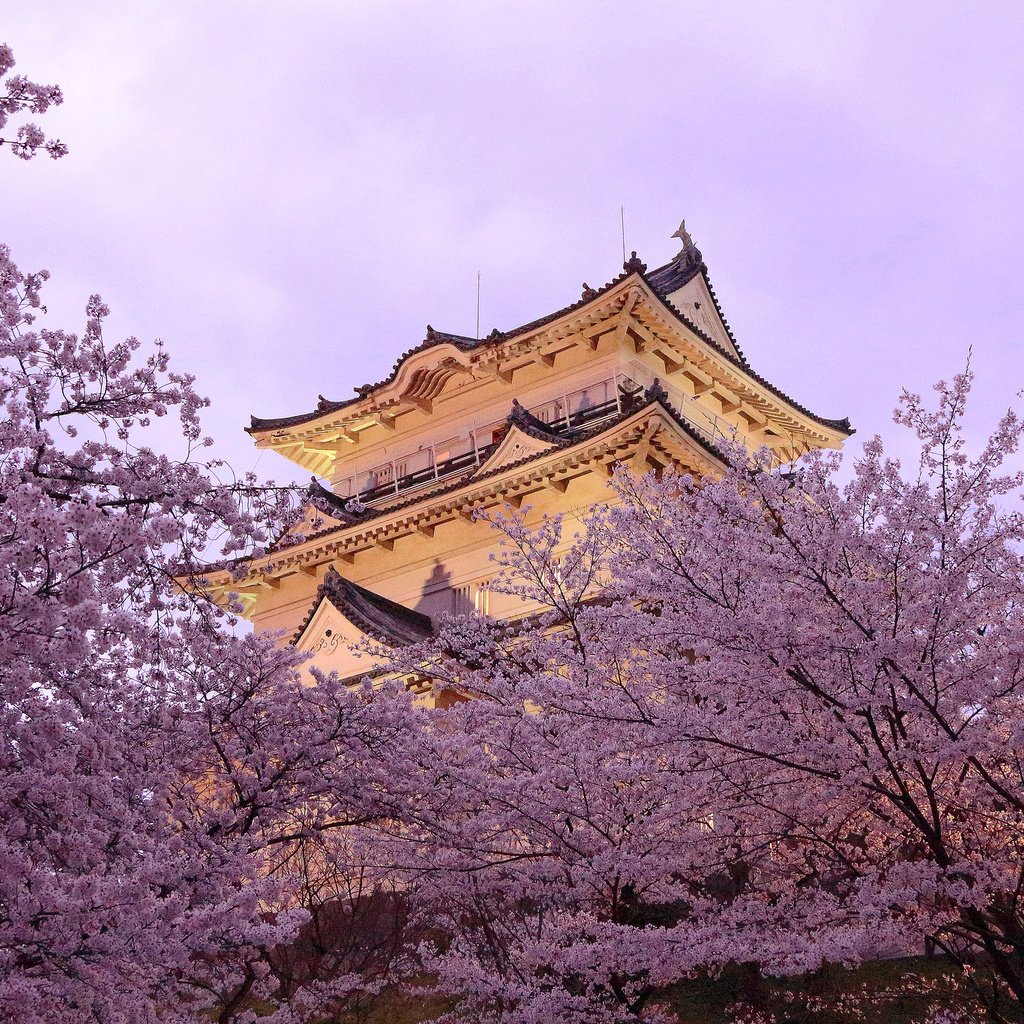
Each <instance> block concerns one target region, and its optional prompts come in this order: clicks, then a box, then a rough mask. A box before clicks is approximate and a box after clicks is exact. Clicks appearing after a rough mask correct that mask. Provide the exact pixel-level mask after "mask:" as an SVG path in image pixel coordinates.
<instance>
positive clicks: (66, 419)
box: [0, 247, 404, 1024]
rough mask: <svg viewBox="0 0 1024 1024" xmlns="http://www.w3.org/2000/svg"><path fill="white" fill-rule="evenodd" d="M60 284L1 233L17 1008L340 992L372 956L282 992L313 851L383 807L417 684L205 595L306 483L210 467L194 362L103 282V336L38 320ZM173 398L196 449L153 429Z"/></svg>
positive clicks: (96, 326)
mask: <svg viewBox="0 0 1024 1024" xmlns="http://www.w3.org/2000/svg"><path fill="white" fill-rule="evenodd" d="M45 276H46V275H45V274H44V273H40V274H23V273H21V272H20V271H19V269H18V268H17V266H16V265H15V264H14V263H13V261H12V260H11V258H10V256H9V253H8V252H7V250H6V248H2V247H0V403H2V407H3V417H2V418H0V737H2V740H0V779H2V784H0V1017H3V1019H4V1020H11V1021H15V1022H18V1024H30V1022H31V1024H42V1022H47V1024H50V1022H56V1021H61V1022H67V1021H72V1022H73V1021H116V1020H131V1021H145V1020H154V1021H155V1020H157V1019H159V1020H161V1021H169V1020H170V1021H173V1020H181V1021H185V1020H196V1019H203V1020H207V1019H209V1018H210V1014H213V1015H214V1016H215V1018H216V1019H217V1020H220V1021H225V1022H227V1021H231V1020H236V1019H239V1020H240V1019H246V1015H248V1014H251V1013H252V1010H253V1007H254V1006H262V1007H263V1009H264V1010H266V1009H267V1008H273V1007H276V1008H277V1013H278V1018H279V1019H281V1020H297V1019H301V1018H302V1017H303V1016H304V1014H305V1013H306V1012H307V1011H310V1012H311V1011H312V1008H313V1007H314V1006H322V1005H324V1004H325V1002H326V1001H327V1000H334V1001H335V1003H337V1004H338V1005H341V1003H342V1002H343V1001H344V997H345V994H346V993H347V992H350V991H351V990H352V989H353V988H355V987H356V985H357V982H358V979H356V978H355V976H354V975H353V974H352V973H351V972H350V973H349V975H347V976H343V977H339V976H337V975H335V976H332V977H331V978H328V979H313V980H312V982H311V983H309V984H303V985H293V986H292V989H291V990H290V991H289V992H288V994H287V995H288V998H283V997H282V992H281V984H280V977H279V972H278V974H275V964H276V963H277V962H278V961H277V960H275V955H276V954H275V952H274V951H275V949H276V948H277V947H279V946H280V945H281V944H282V943H284V942H286V941H288V940H289V939H291V938H292V937H293V936H294V935H295V933H296V930H297V929H298V928H299V926H300V925H301V924H302V922H303V921H304V920H306V917H307V915H306V913H305V911H303V910H301V908H299V907H298V902H299V900H298V898H297V895H296V894H295V892H294V891H293V889H292V885H291V883H292V879H293V876H294V870H293V864H294V862H295V861H296V859H297V858H300V857H301V856H302V850H303V849H304V848H305V847H306V846H308V845H310V844H316V843H322V842H324V841H325V840H326V837H330V836H332V835H336V834H339V833H341V832H343V831H344V830H345V829H346V828H349V827H351V826H352V825H353V824H354V823H356V822H364V821H366V820H368V819H369V818H372V817H373V816H374V815H375V814H378V813H383V810H382V809H381V796H380V793H381V792H382V790H381V788H380V786H379V785H378V784H377V782H378V780H377V779H376V777H375V775H374V772H373V766H374V765H375V764H377V763H378V760H379V759H378V756H377V754H378V752H379V750H380V748H381V747H382V746H383V745H387V744H390V743H392V742H394V741H395V736H396V734H397V733H398V732H400V731H401V729H402V728H403V717H402V713H403V712H402V709H403V707H404V696H403V694H404V691H401V688H399V692H398V693H396V694H392V695H389V693H388V691H387V690H386V689H385V690H383V691H381V693H380V694H379V695H378V696H374V695H373V694H372V693H371V692H370V691H369V690H368V689H365V688H364V689H362V690H360V689H359V688H355V689H352V688H349V687H346V686H342V685H341V684H339V683H337V681H336V680H330V679H324V680H322V682H321V684H320V685H319V686H317V687H315V688H310V687H305V686H303V685H302V684H301V682H300V680H299V677H298V674H297V672H296V671H295V666H296V664H297V662H298V661H299V660H300V659H299V657H298V656H297V655H296V654H295V652H294V651H292V650H290V649H287V648H280V649H279V648H277V647H275V645H274V643H273V642H272V638H266V637H254V636H251V635H245V634H244V633H242V632H240V631H236V630H233V628H232V624H233V619H232V617H231V616H230V614H228V613H227V612H224V611H222V610H220V609H218V608H217V607H216V606H215V605H214V604H212V603H211V602H209V601H207V600H206V599H205V598H204V597H203V596H202V594H201V582H202V573H203V571H204V569H205V567H206V563H205V561H204V559H205V558H208V557H209V556H210V555H211V554H213V555H218V556H219V557H225V558H227V557H238V556H239V555H244V554H248V553H251V552H252V551H254V550H258V549H259V548H260V547H261V546H262V545H265V543H266V542H267V541H268V540H269V539H270V538H271V536H272V535H274V534H276V531H278V530H280V529H281V528H282V525H283V524H286V523H287V522H288V517H289V513H290V510H291V508H292V507H293V505H294V503H295V502H294V497H295V496H294V492H293V491H292V490H291V489H290V488H280V489H277V488H272V487H266V486H261V485H258V484H257V482H256V481H255V480H254V479H253V478H251V477H245V478H242V479H234V478H232V477H230V475H228V474H226V473H225V469H224V467H222V466H220V465H219V464H218V463H216V462H213V461H210V460H208V459H207V460H205V461H204V460H203V459H202V458H201V457H200V455H201V453H202V452H203V449H204V446H205V445H206V444H207V442H206V440H205V439H204V438H203V437H202V434H201V430H200V425H199V419H198V416H199V412H200V410H201V409H202V407H203V406H204V405H205V404H206V402H205V400H204V399H202V398H200V397H199V395H198V394H197V393H196V391H195V389H194V387H193V381H192V378H191V377H189V376H186V375H181V374H178V373H176V372H174V371H172V370H171V369H170V365H169V360H168V356H167V354H166V352H165V351H164V350H163V348H162V347H161V346H159V345H158V346H157V347H156V348H155V350H154V351H153V352H152V353H151V354H150V355H149V356H147V357H145V358H140V355H139V348H140V346H139V343H138V342H137V341H135V340H134V339H128V340H127V341H123V342H118V343H113V344H111V343H108V342H107V341H106V339H105V337H104V332H103V321H104V318H105V316H106V314H107V310H106V307H105V306H104V305H103V303H102V302H101V301H100V299H99V298H98V297H97V296H93V297H92V298H91V299H90V300H89V303H88V307H87V314H86V324H85V329H84V331H83V332H82V333H81V334H80V335H76V334H71V333H68V332H66V331H63V330H57V329H50V328H46V327H39V326H38V325H37V323H36V322H35V318H36V317H37V315H38V313H39V311H40V309H41V296H40V289H41V287H42V285H43V282H44V280H45ZM172 414H176V415H177V421H178V422H177V433H178V434H179V435H180V437H181V439H182V440H181V444H182V447H183V449H184V450H183V453H182V455H181V456H180V457H179V458H172V457H170V456H167V455H163V454H160V453H159V452H158V451H156V450H155V449H153V448H151V447H149V446H147V445H146V443H145V439H146V436H147V430H148V429H150V428H151V427H152V426H153V424H154V423H155V421H156V420H158V419H161V418H164V417H169V416H171V415H172ZM224 476H226V477H227V479H226V482H222V481H221V480H220V477H224ZM183 577H189V578H191V579H192V581H193V585H192V586H190V587H185V588H184V589H183V588H182V587H181V586H179V584H178V582H177V581H178V580H179V579H181V578H183ZM384 810H387V808H384ZM260 1000H262V1001H263V1002H262V1003H261V1002H260Z"/></svg>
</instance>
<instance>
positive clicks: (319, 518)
mask: <svg viewBox="0 0 1024 1024" xmlns="http://www.w3.org/2000/svg"><path fill="white" fill-rule="evenodd" d="M675 237H679V238H680V239H681V241H682V243H683V245H682V249H681V250H680V252H679V253H678V254H677V255H676V257H675V258H674V259H673V260H672V261H671V262H670V263H667V264H666V265H665V266H663V267H659V268H658V269H657V270H653V271H648V270H647V267H646V265H645V264H644V263H642V262H641V261H640V260H639V259H637V256H636V253H633V255H632V258H631V259H629V260H628V261H627V262H626V264H625V265H624V267H623V273H622V274H621V275H619V277H617V278H616V279H615V280H614V281H611V282H610V283H609V284H606V285H605V286H604V287H603V288H596V289H595V288H590V287H589V286H586V285H584V288H583V294H582V296H581V297H580V299H579V300H578V301H577V302H574V303H573V304H572V305H569V306H566V307H565V308H564V309H560V310H557V311H556V312H554V313H550V314H548V315H547V316H544V317H542V318H540V319H539V320H534V321H532V322H531V323H528V324H524V325H523V326H522V327H517V328H515V329H514V330H511V331H506V332H500V331H494V332H492V333H491V334H490V335H488V336H487V337H486V338H482V339H477V338H467V337H461V336H459V335H454V334H446V333H443V332H441V331H436V330H434V329H433V328H432V327H428V328H427V332H426V337H425V338H424V340H423V341H422V342H421V343H420V344H419V345H417V346H416V347H415V348H413V349H411V350H409V351H408V352H406V353H405V354H404V355H402V356H401V358H399V360H398V361H397V363H396V364H395V366H394V369H393V370H392V371H391V373H390V374H389V375H388V377H387V378H386V379H384V380H382V381H380V382H379V383H377V384H371V385H366V386H364V387H359V388H356V395H355V397H353V398H350V399H347V400H343V401H330V400H328V399H325V398H323V397H321V399H320V401H319V403H318V404H317V406H316V408H315V409H313V410H312V411H310V412H307V413H302V414H299V415H294V416H287V417H283V418H278V419H259V418H256V417H253V420H252V425H251V426H250V427H249V428H248V432H249V433H250V434H251V435H252V437H253V439H254V441H255V442H256V445H257V447H259V448H263V449H267V448H269V449H272V450H273V451H276V452H279V453H280V454H282V455H284V456H285V457H286V458H288V459H290V460H291V461H292V462H294V463H295V464H296V465H298V466H300V467H302V468H303V469H305V470H307V471H310V472H312V473H315V474H316V475H317V476H319V477H321V478H323V479H326V480H328V481H329V483H330V487H329V488H325V487H323V486H321V485H320V484H318V483H314V484H313V486H312V487H311V488H310V506H309V510H308V513H307V522H306V524H305V527H304V528H303V530H302V533H303V535H304V539H303V540H302V541H301V542H300V543H298V544H294V545H292V546H287V547H282V548H281V549H280V550H278V551H275V552H273V553H272V554H271V556H270V557H268V558H265V559H262V560H259V561H256V562H254V563H253V564H252V565H251V566H250V567H249V569H248V572H247V575H246V576H245V577H244V578H243V579H241V580H238V581H234V582H232V581H230V580H229V579H228V578H227V576H226V575H224V576H223V577H222V578H214V579H213V580H212V581H211V582H212V584H213V586H214V589H215V590H220V591H221V592H222V593H226V592H228V591H233V592H236V593H237V594H238V599H239V600H240V601H241V603H242V605H243V608H244V610H245V614H246V616H247V617H249V618H250V619H251V620H252V621H253V623H254V624H255V626H256V628H257V629H276V630H285V631H286V633H287V635H288V636H290V637H292V638H293V639H294V642H295V643H296V645H297V646H298V647H299V648H300V649H303V650H308V651H311V652H312V654H313V657H312V664H315V665H316V666H317V667H318V668H320V669H322V670H324V671H332V670H336V671H338V672H339V674H340V675H341V676H342V677H349V676H352V677H358V676H361V675H364V674H366V673H367V672H369V671H372V669H373V660H372V659H371V658H369V657H367V656H365V655H363V656H361V657H360V656H357V654H356V653H355V652H353V650H352V647H351V644H352V643H353V642H355V641H358V640H360V639H361V638H364V637H367V636H369V637H372V638H374V639H375V640H378V641H382V642H384V643H385V644H388V645H395V644H407V643H410V642H412V641H415V640H417V639H420V638H423V637H425V636H429V635H430V633H431V631H432V628H433V620H435V619H436V618H437V617H438V616H439V615H441V614H442V613H445V612H454V613H459V612H477V613H481V614H487V615H491V616H495V617H497V618H509V617H515V616H519V615H522V614H526V613H528V612H529V611H530V610H531V609H529V608H527V607H526V606H525V605H523V604H521V603H517V602H516V601H515V600H514V599H512V598H509V597H505V596H502V595H498V594H493V593H491V592H490V591H489V589H488V581H489V579H490V578H491V576H492V575H493V573H494V571H495V568H494V563H493V562H492V561H491V560H490V559H489V557H488V556H489V555H490V554H491V553H492V552H494V551H496V550H497V547H498V544H499V541H500V538H499V537H498V536H497V535H496V533H495V531H494V530H493V529H492V528H491V527H490V525H489V524H487V523H484V522H480V521H479V520H478V519H476V518H474V513H475V512H476V510H489V509H496V508H498V507H502V506H504V505H512V506H514V507H517V508H519V507H523V506H529V507H530V511H529V519H530V520H537V519H539V518H540V517H542V516H543V515H545V514H548V515H550V514H553V513H562V514H563V515H564V516H566V517H577V518H578V517H580V516H582V515H584V514H585V513H586V511H587V510H588V509H589V508H591V507H592V506H594V505H595V504H597V503H603V502H607V501H608V500H609V497H610V492H609V489H608V478H609V476H610V475H611V473H612V472H613V470H614V468H615V467H616V466H620V465H625V466H628V467H629V468H630V469H632V470H634V471H636V472H644V471H646V470H648V469H651V468H659V467H666V466H675V467H678V468H680V469H683V470H687V471H692V472H694V473H695V474H705V473H712V474H713V473H715V472H716V470H717V469H719V468H721V466H722V456H721V453H720V444H721V442H722V440H723V439H725V438H732V437H736V436H738V437H740V438H741V439H743V440H744V441H745V442H746V443H747V444H748V445H750V446H752V447H755V446H758V447H759V446H761V445H767V446H769V447H770V448H771V450H772V451H773V453H774V454H775V456H776V458H777V459H778V461H779V462H780V464H781V463H786V462H789V461H791V460H793V459H795V458H796V457H798V456H799V455H801V454H802V453H804V452H806V451H808V450H810V449H815V448H823V447H824V448H838V447H840V446H841V445H842V443H843V441H844V440H845V439H846V438H847V437H848V436H849V435H850V434H851V433H852V431H851V429H850V425H849V422H848V421H847V420H830V419H824V418H823V417H821V416H817V415H815V414H814V413H812V412H810V411H809V410H807V409H805V408H804V407H803V406H801V405H798V404H797V403H796V402H795V401H794V400H793V399H791V398H789V397H788V396H787V395H785V394H783V393H782V392H781V391H780V390H779V389H778V388H776V387H774V386H773V385H772V384H770V383H769V382H768V381H766V380H765V379H764V378H763V377H761V376H760V375H758V374H757V373H756V372H755V371H754V370H753V369H752V368H751V366H750V365H749V363H748V362H747V360H746V358H745V357H744V356H743V353H742V352H741V351H740V348H739V346H738V345H737V343H736V339H735V338H734V337H733V335H732V332H731V331H730V330H729V326H728V324H727V322H726V320H725V318H724V316H723V315H722V311H721V309H720V308H719V305H718V301H717V299H716V298H715V294H714V291H713V290H712V288H711V284H710V281H709V279H708V273H707V267H706V266H705V264H704V261H703V259H702V257H701V253H700V251H699V250H698V249H697V248H696V247H695V246H694V245H693V242H692V240H691V239H690V237H689V235H688V234H687V232H686V231H685V228H683V227H681V228H680V230H679V231H678V232H677V233H676V236H675ZM568 532H569V534H570V535H571V533H572V530H571V529H570V530H569V531H568Z"/></svg>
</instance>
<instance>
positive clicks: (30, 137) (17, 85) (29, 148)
mask: <svg viewBox="0 0 1024 1024" xmlns="http://www.w3.org/2000/svg"><path fill="white" fill-rule="evenodd" d="M13 67H14V54H13V53H12V52H11V48H10V47H9V46H7V45H6V44H5V43H0V79H2V78H4V77H5V76H8V77H7V80H6V81H5V82H0V89H2V90H3V91H2V92H0V130H3V129H4V128H5V127H6V126H7V123H8V121H9V120H10V118H11V117H12V115H15V114H21V113H23V112H27V113H30V114H45V113H46V111H47V110H49V108H50V107H55V106H59V105H60V104H61V103H63V102H64V96H63V94H62V93H61V91H60V86H57V85H40V84H39V83H38V82H31V81H29V80H28V79H27V78H26V77H25V76H24V75H11V74H10V71H11V69H12V68H13ZM0 146H10V148H11V152H12V153H13V154H14V155H15V156H17V157H20V158H21V159H22V160H31V159H32V157H34V156H35V155H36V154H37V153H38V152H39V151H40V150H45V152H46V153H48V154H49V155H50V156H51V157H52V158H53V159H54V160H57V159H59V158H60V157H62V156H66V155H67V152H68V147H67V146H65V145H64V143H63V142H61V141H60V140H59V139H47V138H46V135H45V134H44V133H43V131H42V129H41V128H40V127H39V126H38V125H36V124H33V123H31V122H30V123H27V124H23V125H21V126H19V128H18V130H17V133H16V134H15V136H14V137H13V138H2V137H0Z"/></svg>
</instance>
